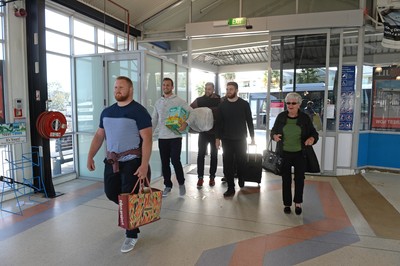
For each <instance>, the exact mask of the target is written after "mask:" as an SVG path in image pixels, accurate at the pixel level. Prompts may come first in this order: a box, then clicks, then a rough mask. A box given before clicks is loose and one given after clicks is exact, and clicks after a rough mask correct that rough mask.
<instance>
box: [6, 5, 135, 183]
mask: <svg viewBox="0 0 400 266" xmlns="http://www.w3.org/2000/svg"><path fill="white" fill-rule="evenodd" d="M1 21H2V20H0V23H1V25H0V26H2V25H3V23H2V22H1ZM1 33H2V31H1ZM123 34H124V33H123V32H120V31H117V30H113V29H109V28H107V27H105V25H102V24H100V23H98V22H96V21H92V20H89V19H88V18H86V17H84V16H80V15H79V14H77V13H76V12H73V11H71V12H69V11H68V9H66V8H65V7H63V8H58V6H57V5H56V4H54V3H48V6H47V7H46V49H47V54H46V55H47V84H48V87H47V89H48V95H49V100H51V101H50V102H49V105H48V106H49V110H55V111H60V112H62V113H63V114H64V115H65V116H66V117H67V121H68V130H67V132H66V134H65V135H64V136H63V137H62V138H61V139H52V140H51V141H50V154H51V157H52V158H51V159H52V173H53V177H57V176H60V175H63V174H68V173H72V172H75V171H76V170H75V169H76V166H75V162H76V161H75V160H74V154H75V152H74V147H75V145H74V143H75V141H76V139H77V138H76V129H77V126H78V124H76V122H75V121H76V120H75V117H76V116H75V114H73V108H72V106H73V105H74V102H76V101H74V97H76V96H75V93H74V92H73V85H72V84H73V82H72V80H73V77H72V67H73V66H72V62H73V61H72V57H73V56H74V55H83V54H85V55H90V54H96V53H109V52H116V51H118V50H126V43H128V42H127V40H126V37H123ZM0 45H1V47H0V48H2V46H3V42H0Z"/></svg>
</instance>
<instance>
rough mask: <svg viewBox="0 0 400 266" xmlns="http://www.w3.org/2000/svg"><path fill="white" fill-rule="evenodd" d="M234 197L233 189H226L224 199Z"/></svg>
mask: <svg viewBox="0 0 400 266" xmlns="http://www.w3.org/2000/svg"><path fill="white" fill-rule="evenodd" d="M234 195H235V190H234V189H228V190H227V191H226V192H225V193H224V197H233V196H234Z"/></svg>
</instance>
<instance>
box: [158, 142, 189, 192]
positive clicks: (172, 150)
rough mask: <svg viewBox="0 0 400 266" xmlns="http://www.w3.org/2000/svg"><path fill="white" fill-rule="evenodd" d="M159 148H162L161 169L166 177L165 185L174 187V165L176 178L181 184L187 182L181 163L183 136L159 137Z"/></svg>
mask: <svg viewBox="0 0 400 266" xmlns="http://www.w3.org/2000/svg"><path fill="white" fill-rule="evenodd" d="M158 149H159V150H160V158H161V170H162V175H163V177H164V185H165V186H166V187H170V188H172V181H171V167H170V166H169V165H170V163H172V165H173V166H174V170H175V175H176V179H177V180H178V183H179V185H183V184H185V176H184V174H183V167H182V163H181V151H182V138H174V139H159V140H158Z"/></svg>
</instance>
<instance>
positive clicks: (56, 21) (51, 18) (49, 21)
mask: <svg viewBox="0 0 400 266" xmlns="http://www.w3.org/2000/svg"><path fill="white" fill-rule="evenodd" d="M46 28H49V29H53V30H56V31H60V32H63V33H67V34H68V33H69V17H67V16H64V15H61V14H58V13H56V12H53V11H50V10H48V9H46Z"/></svg>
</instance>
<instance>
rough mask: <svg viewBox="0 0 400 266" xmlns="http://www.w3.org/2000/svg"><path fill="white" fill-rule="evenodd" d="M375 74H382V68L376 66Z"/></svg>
mask: <svg viewBox="0 0 400 266" xmlns="http://www.w3.org/2000/svg"><path fill="white" fill-rule="evenodd" d="M375 72H376V73H381V72H382V67H381V66H379V65H378V66H377V67H376V68H375Z"/></svg>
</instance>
